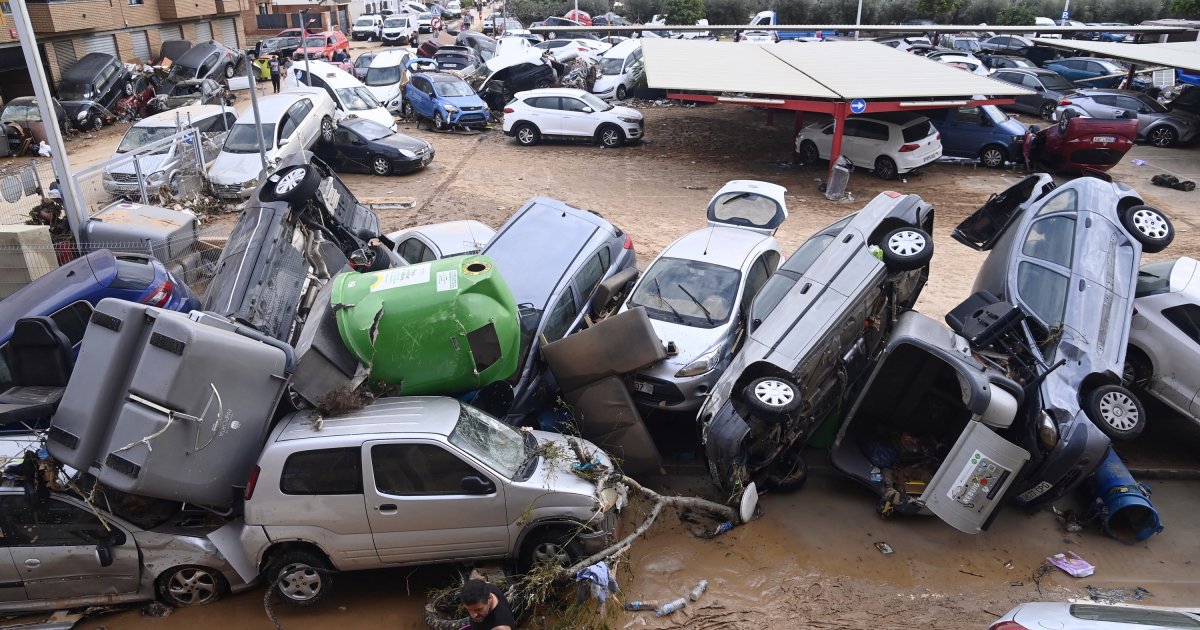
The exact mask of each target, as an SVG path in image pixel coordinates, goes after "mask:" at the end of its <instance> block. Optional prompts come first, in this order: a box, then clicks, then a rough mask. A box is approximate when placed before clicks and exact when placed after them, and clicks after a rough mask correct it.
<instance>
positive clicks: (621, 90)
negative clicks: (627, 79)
mask: <svg viewBox="0 0 1200 630" xmlns="http://www.w3.org/2000/svg"><path fill="white" fill-rule="evenodd" d="M627 96H629V90H627V89H625V86H624V85H623V84H622V85H618V86H617V100H618V101H623V100H625V97H627Z"/></svg>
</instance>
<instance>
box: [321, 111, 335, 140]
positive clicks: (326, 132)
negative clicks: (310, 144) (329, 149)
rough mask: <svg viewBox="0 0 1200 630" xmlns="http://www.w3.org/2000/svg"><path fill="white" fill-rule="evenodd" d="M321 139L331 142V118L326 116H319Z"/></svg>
mask: <svg viewBox="0 0 1200 630" xmlns="http://www.w3.org/2000/svg"><path fill="white" fill-rule="evenodd" d="M321 140H324V141H325V142H333V120H332V119H331V118H330V117H328V116H325V117H323V118H321Z"/></svg>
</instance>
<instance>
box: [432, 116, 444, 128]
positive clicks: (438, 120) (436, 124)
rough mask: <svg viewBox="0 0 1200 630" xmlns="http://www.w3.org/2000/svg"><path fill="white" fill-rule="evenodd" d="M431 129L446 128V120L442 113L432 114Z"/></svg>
mask: <svg viewBox="0 0 1200 630" xmlns="http://www.w3.org/2000/svg"><path fill="white" fill-rule="evenodd" d="M433 128H434V129H445V128H446V118H445V117H444V116H442V112H433Z"/></svg>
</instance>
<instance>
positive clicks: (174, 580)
mask: <svg viewBox="0 0 1200 630" xmlns="http://www.w3.org/2000/svg"><path fill="white" fill-rule="evenodd" d="M167 592H168V593H170V595H171V598H172V599H174V600H175V601H177V602H179V603H181V604H184V605H187V606H191V605H193V604H204V603H207V602H209V601H212V600H213V599H215V598H216V596H217V580H216V578H214V577H213V576H212V574H211V573H209V572H208V571H205V570H203V569H180V570H178V571H176V572H175V573H174V574H173V575H172V576H171V579H170V580H169V581H168V582H167Z"/></svg>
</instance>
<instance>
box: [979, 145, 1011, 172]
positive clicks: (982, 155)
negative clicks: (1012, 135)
mask: <svg viewBox="0 0 1200 630" xmlns="http://www.w3.org/2000/svg"><path fill="white" fill-rule="evenodd" d="M1004 155H1005V152H1004V149H1003V148H1002V147H1001V146H1000V145H996V144H989V145H988V146H986V147H983V150H982V151H980V152H979V163H980V164H982V165H984V166H986V167H988V168H1000V167H1002V166H1004Z"/></svg>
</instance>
